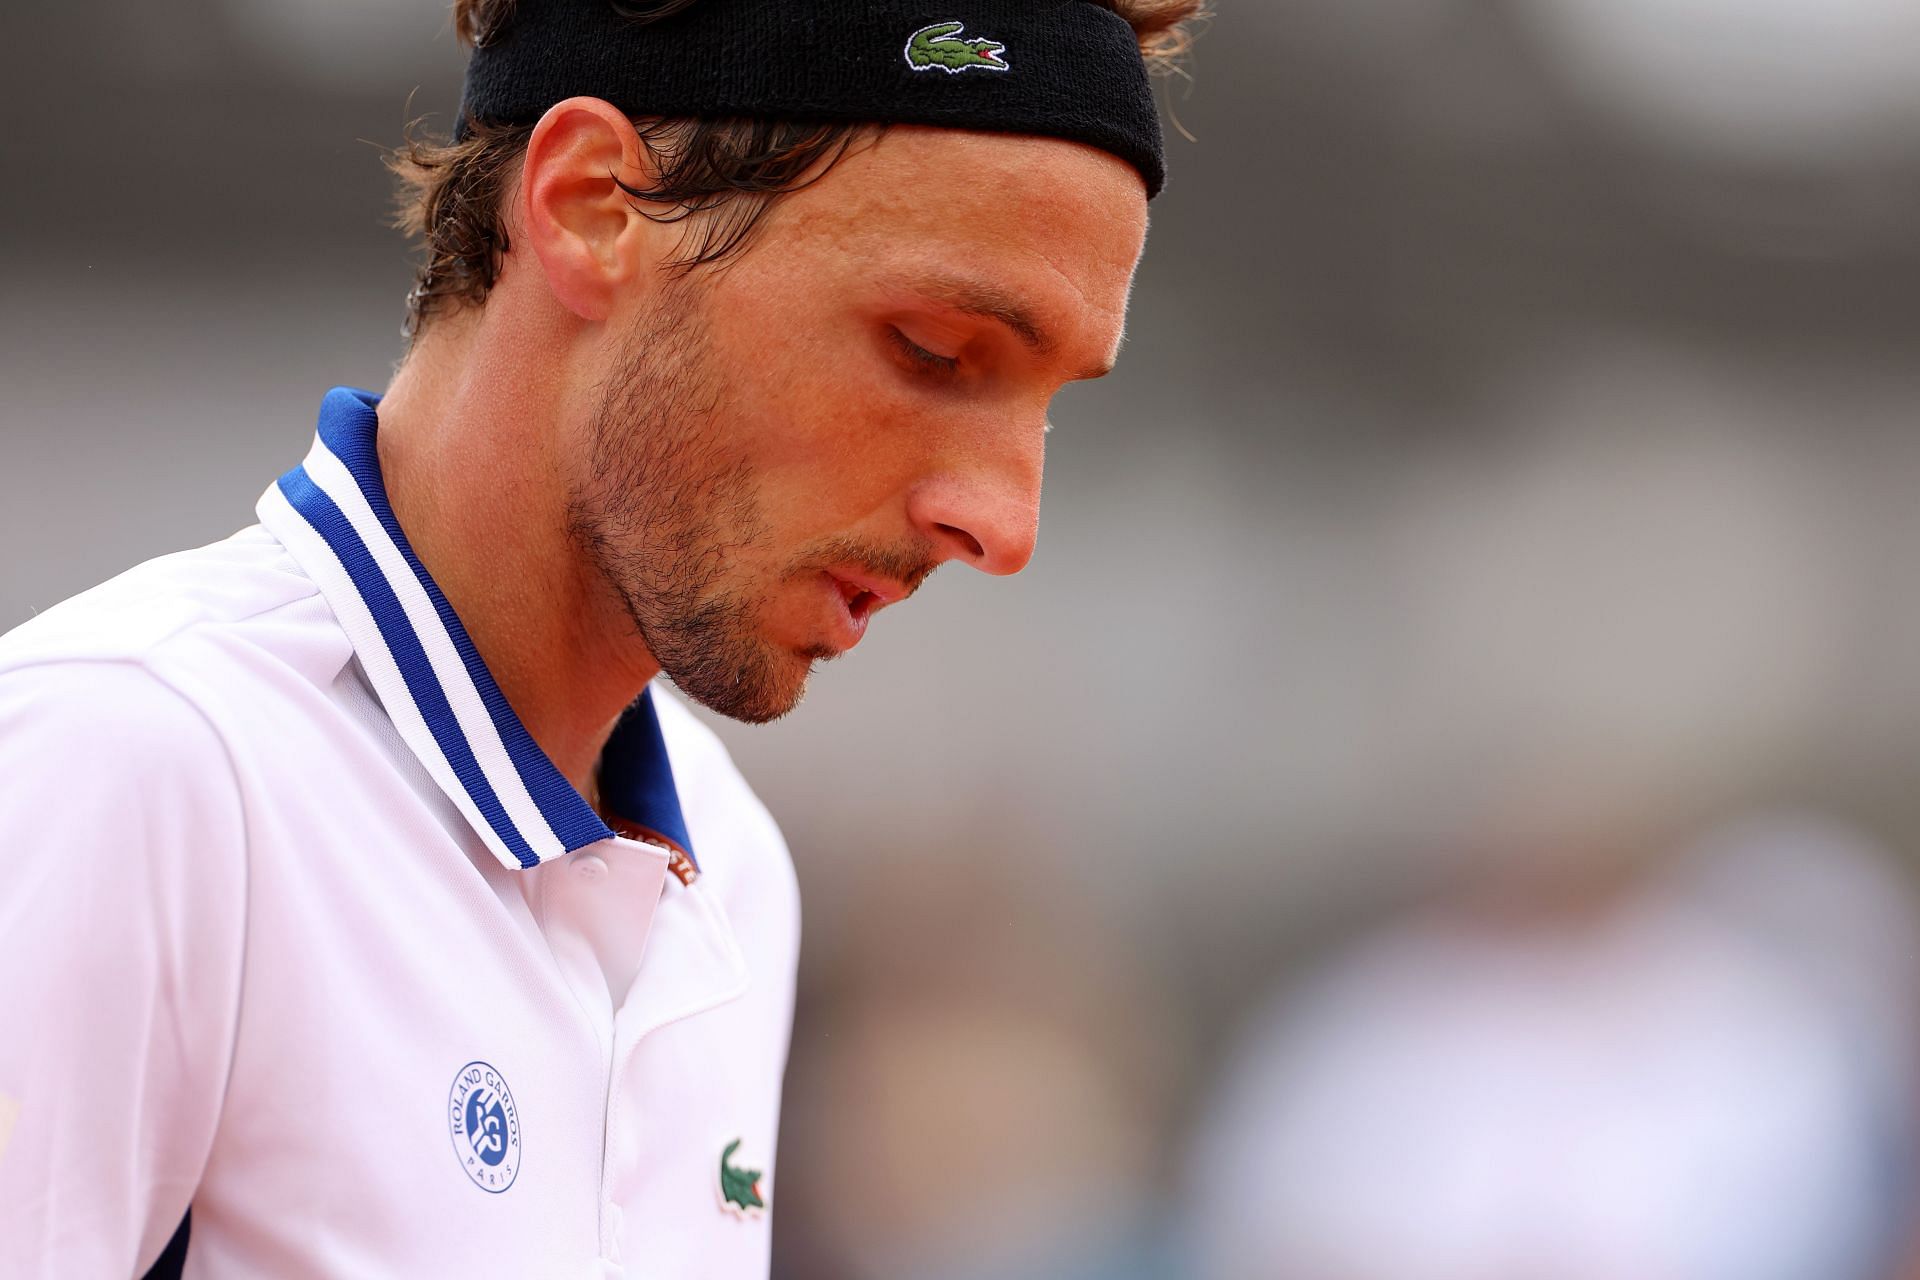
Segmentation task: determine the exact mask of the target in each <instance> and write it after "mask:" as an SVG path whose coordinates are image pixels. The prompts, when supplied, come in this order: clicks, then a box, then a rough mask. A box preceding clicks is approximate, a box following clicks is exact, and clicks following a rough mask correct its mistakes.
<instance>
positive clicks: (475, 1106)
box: [447, 1062, 520, 1195]
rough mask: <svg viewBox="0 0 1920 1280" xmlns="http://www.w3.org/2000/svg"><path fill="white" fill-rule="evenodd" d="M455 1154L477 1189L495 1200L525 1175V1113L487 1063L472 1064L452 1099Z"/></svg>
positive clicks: (449, 1113) (449, 1117)
mask: <svg viewBox="0 0 1920 1280" xmlns="http://www.w3.org/2000/svg"><path fill="white" fill-rule="evenodd" d="M447 1126H448V1128H449V1129H450V1130H451V1131H452V1133H453V1154H454V1155H455V1156H457V1157H458V1158H459V1160H460V1167H461V1168H462V1169H465V1170H466V1171H467V1176H468V1177H469V1178H472V1179H473V1185H474V1186H476V1187H479V1188H480V1189H481V1190H482V1191H490V1192H492V1193H493V1194H495V1195H498V1194H499V1193H500V1192H502V1191H505V1190H506V1189H507V1188H508V1187H510V1186H512V1185H513V1180H514V1178H515V1177H517V1176H518V1175H519V1173H520V1113H519V1111H517V1110H516V1109H515V1108H514V1105H513V1090H511V1089H509V1088H507V1082H506V1079H505V1078H504V1077H503V1076H501V1074H500V1073H499V1072H498V1071H495V1070H494V1069H493V1068H492V1067H491V1066H489V1065H488V1064H487V1063H484V1062H469V1063H468V1064H467V1065H466V1066H464V1067H462V1068H460V1074H459V1075H457V1076H455V1077H454V1078H453V1089H452V1090H451V1091H450V1092H449V1093H448V1094H447Z"/></svg>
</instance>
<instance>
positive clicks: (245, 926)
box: [0, 390, 799, 1280]
mask: <svg viewBox="0 0 1920 1280" xmlns="http://www.w3.org/2000/svg"><path fill="white" fill-rule="evenodd" d="M375 403H376V400H375V398H374V397H372V396H370V395H367V394H365V393H361V392H350V391H346V390H335V391H333V392H330V393H329V394H328V396H327V398H326V400H325V402H324V404H323V407H322V410H321V416H320V429H319V438H318V440H317V441H316V443H315V444H314V447H313V450H312V452H311V453H310V454H309V455H308V457H307V460H306V462H305V464H304V465H303V466H301V467H297V468H295V469H294V470H293V471H291V472H289V473H288V474H287V475H286V476H284V477H282V478H281V480H280V481H279V483H278V484H276V485H275V486H274V487H272V488H271V489H269V490H268V491H267V493H266V495H265V496H264V497H263V498H262V499H261V500H260V504H259V516H260V524H259V525H258V526H256V527H253V528H249V529H247V530H244V531H242V532H241V533H239V534H236V535H235V536H234V537H232V538H230V539H228V540H227V541H225V542H221V543H217V544H215V545H213V546H210V547H205V548H201V549H200V550H197V551H188V552H183V553H181V554H178V555H172V556H167V557H164V558H162V559H159V560H154V561H151V562H149V563H147V564H144V565H141V566H139V567H138V568H135V569H133V570H131V571H129V572H128V573H126V574H123V575H122V576H120V577H118V578H115V579H114V580H112V581H111V582H108V583H106V584H104V585H102V586H100V587H97V588H95V589H93V590H91V591H88V592H86V593H84V594H82V595H80V596H77V597H75V598H74V599H72V600H69V601H67V602H65V603H64V604H61V605H59V606H57V607H55V608H53V609H50V610H48V611H47V612H46V613H44V614H42V615H40V616H39V617H37V618H35V619H33V620H32V621H30V622H28V623H27V624H25V625H24V626H21V627H20V628H18V629H17V630H15V631H12V632H10V633H8V634H7V635H6V636H4V637H0V848H4V850H5V853H4V859H5V869H4V871H0V1277H8V1278H11V1277H16V1276H34V1277H39V1276H46V1277H59V1278H60V1280H72V1278H76V1277H93V1276H102V1277H105V1276H137V1275H139V1274H141V1273H142V1272H144V1271H145V1270H146V1269H147V1268H148V1267H149V1266H150V1265H151V1264H152V1263H153V1261H154V1259H155V1257H156V1256H157V1255H158V1254H159V1252H160V1250H161V1248H162V1247H163V1246H164V1245H165V1244H166V1242H167V1240H168V1238H169V1237H170V1236H171V1235H172V1233H173V1232H174V1229H175V1227H176V1226H177V1225H178V1224H179V1222H180V1220H181V1218H182V1216H183V1215H184V1214H185V1213H186V1212H187V1211H188V1209H189V1207H191V1210H192V1219H191V1222H192V1229H191V1244H190V1247H189V1250H188V1255H187V1263H186V1274H187V1275H188V1276H193V1277H228V1276H233V1277H241V1276H244V1277H259V1276H273V1277H278V1278H290V1277H305V1276H353V1277H362V1276H365V1277H378V1276H396V1277H427V1276H489V1277H491V1276H500V1277H515V1278H520V1277H537V1278H545V1277H558V1278H560V1280H569V1278H572V1277H587V1276H629V1275H630V1276H646V1277H662V1278H666V1277H705V1276H714V1277H733V1276H763V1275H765V1274H766V1273H767V1269H768V1247H769V1238H770V1237H769V1232H770V1223H769V1219H768V1217H767V1209H768V1207H770V1205H771V1200H772V1191H773V1184H774V1178H773V1158H774V1140H775V1129H776V1124H777V1120H778V1112H779V1103H780V1080H781V1074H782V1071H783V1070H784V1067H785V1061H786V1052H787V1043H788V1035H789V1030H790V1023H791V1018H792V1004H793V977H794V965H795V960H796V956H797V949H798V942H799V899H798V893H797V890H796V888H795V884H794V879H793V870H792V864H791V862H790V861H789V859H788V856H787V850H786V846H785V844H784V843H783V842H782V840H781V837H780V833H779V830H778V829H777V828H776V827H775V825H774V823H773V821H772V819H771V818H770V817H769V816H768V814H767V812H766V810H765V809H764V808H763V807H762V806H761V805H760V803H759V801H758V800H756V799H755V798H754V795H753V793H752V792H751V791H750V790H749V789H748V788H747V786H746V784H745V783H744V782H743V781H742V780H741V778H740V775H739V774H738V773H737V772H736V771H735V769H734V767H733V765H732V763H731V762H730V761H729V760H728V758H727V755H726V752H725V750H724V749H723V748H722V747H721V746H720V744H719V742H718V740H717V739H716V738H715V737H714V736H713V734H712V733H711V732H710V731H709V730H707V729H706V728H705V727H704V726H703V725H701V724H699V723H698V722H697V721H696V720H695V719H694V718H693V717H692V715H691V714H690V713H689V712H688V711H687V710H686V709H685V708H684V707H683V706H681V705H680V704H679V703H678V702H677V701H676V700H675V699H674V698H672V697H671V696H669V695H668V694H667V693H665V692H664V691H663V690H660V689H650V690H649V691H648V692H647V693H646V694H645V695H644V696H642V697H641V699H640V700H639V701H637V702H636V703H635V704H634V705H633V707H632V708H631V709H630V710H629V711H628V712H627V714H626V716H625V717H624V718H623V719H622V721H621V723H620V725H619V727H618V729H617V730H616V732H615V735H614V738H613V740H612V742H611V743H610V744H609V745H608V748H607V750H606V753H605V754H604V756H603V757H602V760H601V769H600V785H601V792H602V797H603V804H604V807H606V808H607V809H609V810H610V811H612V812H615V813H618V814H619V815H620V816H621V818H622V819H623V820H624V821H623V822H621V824H620V825H621V829H622V831H624V832H627V835H616V834H615V833H614V832H613V831H612V830H610V829H609V827H608V825H607V824H606V823H605V822H603V821H602V820H601V818H600V817H599V816H598V815H597V814H596V813H595V812H594V810H593V809H592V808H591V807H590V806H589V805H588V804H587V803H586V802H585V801H584V800H583V799H582V798H581V797H580V795H579V794H578V793H577V792H576V791H575V790H574V789H573V788H572V787H571V786H570V785H568V783H567V782H566V781H565V779H564V778H562V777H561V775H560V774H559V772H558V771H557V770H556V769H555V768H554V766H553V764H552V763H551V761H549V760H548V759H547V757H546V756H545V755H544V754H543V753H542V752H541V751H540V749H539V748H538V747H537V746H535V745H534V743H533V740H532V739H531V737H529V736H528V733H527V731H526V729H525V727H524V726H523V725H522V724H521V723H520V721H519V720H518V719H517V718H516V717H515V715H514V713H513V710H512V709H511V708H510V707H509V706H508V705H507V702H506V699H505V698H504V697H503V696H502V695H501V693H500V690H499V688H498V687H497V686H496V685H495V683H494V681H493V678H492V677H491V676H490V675H489V674H488V672H487V669H486V666H485V665H484V664H483V663H482V661H481V659H480V657H479V655H478V653H477V652H475V650H474V647H473V644H472V642H471V641H470V640H469V639H468V637H467V633H466V630H465V628H464V627H462V626H461V623H460V620H459V618H458V617H456V616H455V615H454V612H453V610H452V609H451V608H450V607H449V606H448V604H447V601H446V599H445V597H444V596H442V595H441V593H440V591H439V589H438V587H436V586H435V584H434V582H433V580H432V578H431V577H429V576H428V574H427V572H426V570H425V569H424V568H423V567H422V566H421V564H420V562H419V560H418V559H417V558H415V556H414V555H413V552H412V550H411V548H410V547H409V546H408V543H407V540H406V536H405V534H404V533H402V532H401V530H400V527H399V525H398V524H397V523H396V522H395V520H394V518H393V513H392V511H391V509H390V508H389V506H388V504H387V501H386V495H385V492H384V490H383V488H382V485H381V479H380V469H379V463H378V458H377V455H376V452H375V448H374V436H375V431H376V429H377V425H378V424H377V419H376V414H375V408H374V406H375ZM629 824H630V825H629ZM629 835H633V836H638V837H640V838H628V836H629ZM696 861H697V868H696V865H695V863H696ZM683 881H684V882H683Z"/></svg>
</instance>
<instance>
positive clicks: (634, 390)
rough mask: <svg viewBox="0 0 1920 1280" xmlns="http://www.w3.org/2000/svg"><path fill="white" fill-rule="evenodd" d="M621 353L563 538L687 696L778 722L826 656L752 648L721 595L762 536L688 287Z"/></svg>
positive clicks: (757, 641) (669, 292) (745, 607)
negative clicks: (567, 536) (724, 423)
mask: <svg viewBox="0 0 1920 1280" xmlns="http://www.w3.org/2000/svg"><path fill="white" fill-rule="evenodd" d="M628 349H629V351H630V352H631V354H630V355H629V356H628V357H627V359H626V361H625V362H624V364H623V365H622V366H621V367H619V368H618V369H617V370H616V372H615V374H614V375H613V376H612V377H611V378H610V379H609V380H608V382H607V384H606V386H605V388H604V390H603V394H602V396H601V401H600V405H599V408H598V410H597V412H596V414H595V416H594V420H593V422H592V423H591V427H590V431H591V437H590V440H591V447H590V451H589V464H590V473H589V475H588V477H587V478H586V479H585V480H584V481H582V482H581V483H578V484H576V486H575V487H574V490H573V492H572V494H571V495H570V500H569V504H568V528H569V532H570V533H571V534H572V536H573V539H574V541H575V543H576V544H577V545H578V546H580V548H581V549H582V550H583V551H584V552H585V554H586V555H587V556H588V558H589V559H590V560H591V561H592V562H593V564H594V565H595V566H596V568H597V569H598V570H599V572H600V575H601V577H602V578H603V579H604V580H605V581H606V582H607V583H608V584H609V585H610V586H611V587H612V589H613V590H614V592H615V593H616V594H617V595H618V596H619V597H620V600H621V602H622V603H623V604H624V606H625V608H626V612H627V615H628V616H629V617H630V618H631V619H632V620H633V624H634V627H635V629H636V630H637V631H638V632H639V635H640V638H641V640H642V641H643V642H644V643H645V644H646V646H647V651H648V652H649V653H650V654H652V655H653V659H654V661H655V662H657V663H659V665H660V669H661V670H662V671H664V672H665V673H666V674H667V676H668V678H669V679H671V680H672V681H673V682H674V684H675V685H676V686H678V687H679V688H680V689H681V690H682V691H683V692H684V693H686V694H687V696H688V697H691V698H693V699H694V700H695V701H697V702H699V703H701V704H702V705H704V706H707V707H709V708H711V709H713V710H714V711H717V712H719V713H720V714H721V715H724V716H729V717H732V718H733V719H736V720H745V721H748V722H750V723H755V724H759V723H763V722H765V721H768V720H773V719H776V718H778V717H780V716H782V715H785V714H786V713H787V712H788V711H790V710H792V709H793V707H794V706H795V705H797V704H798V702H799V701H800V695H801V694H802V692H804V690H805V687H806V677H807V673H808V671H809V670H810V668H811V659H812V658H813V657H823V656H830V655H828V654H824V653H822V654H813V653H807V654H794V653H791V652H788V651H784V650H781V649H779V648H778V647H776V646H773V645H770V644H768V643H767V642H765V641H764V640H762V639H761V638H760V637H759V634H758V629H757V622H758V618H759V614H760V611H761V605H762V601H761V599H760V597H758V596H757V595H753V594H748V593H743V592H741V591H740V590H739V589H738V588H730V587H729V586H728V585H727V578H728V576H729V572H728V571H729V569H730V568H731V567H733V566H734V565H736V564H737V563H738V562H739V561H740V559H741V557H742V556H743V554H745V553H748V552H750V551H752V550H754V549H756V548H758V547H760V546H762V545H763V544H764V543H765V541H766V537H767V528H766V523H765V521H764V520H763V519H762V518H761V516H760V513H759V509H758V505H757V503H756V501H755V498H754V485H753V475H752V470H751V468H750V467H749V466H748V465H747V463H746V462H745V461H744V460H742V459H740V458H738V457H730V456H729V454H728V451H727V449H726V447H725V445H726V441H725V440H724V438H723V432H722V430H721V429H720V424H719V418H720V414H721V410H722V405H723V396H722V389H721V386H720V382H719V379H718V378H717V377H715V376H714V372H713V370H712V369H711V367H710V364H709V357H708V355H707V351H708V345H707V328H706V324H705V322H704V317H703V316H702V314H701V311H700V306H699V300H698V297H697V296H696V293H695V288H694V286H692V285H690V284H688V283H686V282H683V281H676V282H673V283H671V284H669V285H668V286H667V287H666V288H665V289H664V290H663V291H662V294H661V296H660V301H659V303H658V305H657V306H655V307H654V308H653V309H652V311H651V312H650V313H649V314H648V315H645V316H643V317H641V318H640V320H639V321H638V322H637V323H636V324H635V326H634V331H633V333H632V334H631V335H630V340H629V348H628Z"/></svg>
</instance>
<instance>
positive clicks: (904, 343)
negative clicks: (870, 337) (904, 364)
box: [887, 325, 960, 373]
mask: <svg viewBox="0 0 1920 1280" xmlns="http://www.w3.org/2000/svg"><path fill="white" fill-rule="evenodd" d="M887 337H888V340H889V341H891V342H892V343H893V345H894V346H895V347H896V348H897V349H898V350H899V351H900V353H901V354H902V355H904V356H905V357H906V358H907V359H909V360H911V361H912V362H913V363H915V364H917V365H919V366H920V367H921V368H923V369H926V370H928V371H929V372H932V373H953V372H955V371H956V370H958V369H959V368H960V358H959V357H958V356H943V355H940V354H938V353H936V352H932V351H929V350H927V349H926V348H925V347H923V346H921V345H920V344H919V343H917V342H915V341H914V340H913V339H912V338H909V337H908V336H907V335H906V334H904V333H902V332H900V330H899V329H898V328H895V327H894V326H892V325H889V326H887Z"/></svg>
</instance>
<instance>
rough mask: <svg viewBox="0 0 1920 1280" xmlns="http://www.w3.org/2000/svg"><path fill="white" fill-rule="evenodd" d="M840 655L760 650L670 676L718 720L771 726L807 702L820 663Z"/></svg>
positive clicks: (828, 651)
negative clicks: (814, 673)
mask: <svg viewBox="0 0 1920 1280" xmlns="http://www.w3.org/2000/svg"><path fill="white" fill-rule="evenodd" d="M838 656H840V655H839V651H838V650H835V649H828V648H824V647H819V646H815V647H811V648H807V649H801V650H781V649H774V648H771V647H766V648H760V647H756V650H755V652H753V653H751V654H750V655H741V656H740V659H739V660H737V661H734V662H730V663H725V664H721V663H718V662H715V661H713V660H712V655H709V656H708V660H706V661H703V662H701V663H698V664H697V665H696V666H695V667H694V668H693V669H691V670H687V671H684V672H683V671H673V670H668V671H667V677H668V678H669V679H671V680H672V681H673V683H674V687H675V688H677V689H679V690H680V692H682V693H684V694H686V695H687V697H689V698H692V699H693V700H694V701H695V702H697V703H699V704H700V705H701V706H703V707H705V708H707V710H709V711H712V712H714V713H715V714H716V715H723V716H725V717H727V718H728V719H729V720H738V721H740V722H742V723H743V724H769V723H771V722H772V721H775V720H778V719H780V718H781V717H782V716H784V715H786V714H787V713H788V712H790V711H792V710H793V709H794V708H795V707H797V706H799V705H800V702H801V700H802V699H803V698H804V697H806V693H807V680H808V678H809V677H811V676H812V674H813V667H814V664H815V663H816V662H830V661H832V660H833V659H834V658H837V657H838Z"/></svg>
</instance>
